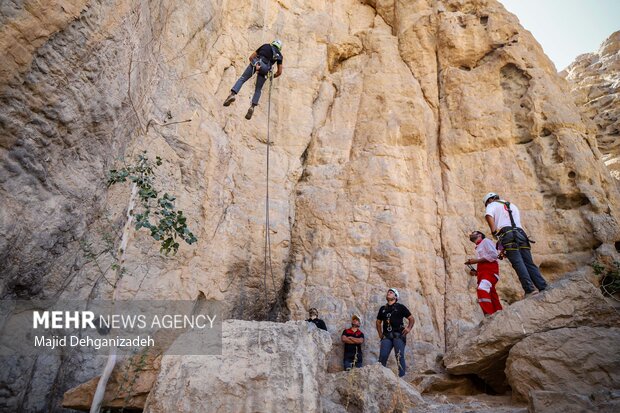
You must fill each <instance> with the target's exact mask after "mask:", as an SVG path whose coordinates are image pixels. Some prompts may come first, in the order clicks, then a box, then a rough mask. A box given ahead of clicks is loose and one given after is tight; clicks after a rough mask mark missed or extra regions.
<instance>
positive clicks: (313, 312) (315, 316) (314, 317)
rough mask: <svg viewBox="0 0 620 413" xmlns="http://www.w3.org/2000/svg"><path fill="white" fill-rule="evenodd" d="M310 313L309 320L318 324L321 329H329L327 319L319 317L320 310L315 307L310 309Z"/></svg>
mask: <svg viewBox="0 0 620 413" xmlns="http://www.w3.org/2000/svg"><path fill="white" fill-rule="evenodd" d="M308 315H309V316H310V318H308V319H307V320H306V321H307V322H309V323H314V325H316V326H317V327H318V328H320V329H321V330H325V331H327V326H326V325H325V321H323V320H321V319H320V318H319V310H317V309H316V308H314V307H313V308H311V309H310V310H308Z"/></svg>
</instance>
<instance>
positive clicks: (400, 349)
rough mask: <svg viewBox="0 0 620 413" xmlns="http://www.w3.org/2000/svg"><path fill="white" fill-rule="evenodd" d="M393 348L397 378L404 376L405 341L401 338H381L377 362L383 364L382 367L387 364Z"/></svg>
mask: <svg viewBox="0 0 620 413" xmlns="http://www.w3.org/2000/svg"><path fill="white" fill-rule="evenodd" d="M392 347H393V348H394V357H396V362H397V363H398V377H403V376H404V375H405V370H406V369H407V365H406V364H405V340H403V339H402V337H399V338H391V339H390V338H383V339H382V340H381V349H380V350H379V362H380V363H381V364H383V367H385V365H386V364H387V360H388V357H389V356H390V352H391V351H392Z"/></svg>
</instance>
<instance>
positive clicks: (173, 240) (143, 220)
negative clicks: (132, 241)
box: [108, 151, 197, 255]
mask: <svg viewBox="0 0 620 413" xmlns="http://www.w3.org/2000/svg"><path fill="white" fill-rule="evenodd" d="M161 164H162V160H161V158H160V157H159V156H157V157H156V158H155V163H153V162H151V161H149V159H148V157H147V156H146V151H145V152H143V153H142V154H140V155H138V157H137V160H136V164H135V165H128V166H125V167H124V168H121V169H119V170H117V169H112V170H110V173H109V176H108V187H110V186H112V185H114V184H117V183H119V182H127V181H128V180H129V181H130V182H133V183H134V185H136V187H137V190H138V192H137V196H138V198H139V202H140V207H141V211H140V212H139V213H134V214H133V215H134V218H135V220H136V222H135V229H136V231H137V230H139V229H140V228H146V229H148V230H149V231H150V232H151V237H153V238H154V239H155V240H157V241H159V242H161V248H160V251H161V252H163V253H165V254H166V255H168V254H169V253H170V252H171V251H172V252H173V253H174V254H176V253H177V251H178V250H179V243H178V242H177V238H180V239H182V240H183V241H185V242H186V243H188V244H193V243H194V242H196V241H197V239H196V237H195V236H194V234H192V232H191V231H190V230H189V229H188V228H187V218H185V216H184V215H183V211H176V210H175V207H174V201H175V199H176V198H175V197H174V196H172V195H169V194H168V193H164V194H163V195H162V196H159V191H157V190H156V189H155V186H154V178H155V177H154V171H155V168H157V167H158V166H160V165H161ZM153 216H154V217H153ZM153 218H154V219H155V221H153V222H152V221H151V219H153Z"/></svg>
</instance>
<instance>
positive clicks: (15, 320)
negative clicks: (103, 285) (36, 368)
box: [0, 300, 222, 356]
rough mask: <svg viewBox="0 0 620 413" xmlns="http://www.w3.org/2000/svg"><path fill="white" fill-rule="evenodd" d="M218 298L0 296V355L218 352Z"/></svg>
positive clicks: (220, 342)
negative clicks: (71, 351)
mask: <svg viewBox="0 0 620 413" xmlns="http://www.w3.org/2000/svg"><path fill="white" fill-rule="evenodd" d="M219 307H220V306H219V303H217V302H209V301H203V302H194V301H122V302H118V301H117V302H111V301H99V302H80V301H67V302H55V303H50V302H42V301H36V302H35V301H25V300H24V301H17V300H16V301H2V302H0V333H1V334H0V356H7V355H37V354H46V353H53V352H59V351H60V352H63V351H68V350H69V349H77V350H79V351H82V352H86V353H94V354H108V353H109V351H110V350H112V349H114V350H115V351H117V352H118V353H136V352H138V351H141V350H154V351H156V352H159V353H162V354H163V353H165V354H178V355H189V354H205V355H206V354H221V346H222V324H221V323H222V318H221V311H220V308H219Z"/></svg>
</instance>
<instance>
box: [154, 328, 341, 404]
mask: <svg viewBox="0 0 620 413" xmlns="http://www.w3.org/2000/svg"><path fill="white" fill-rule="evenodd" d="M222 330H223V331H222V346H223V347H222V354H221V355H215V356H165V357H163V359H162V362H161V372H160V374H159V376H158V378H157V381H156V382H155V385H154V386H153V389H152V391H151V393H150V395H149V397H148V399H147V402H146V406H145V409H144V411H145V412H147V413H163V412H173V411H174V412H224V411H227V412H240V411H282V412H302V411H303V412H320V411H321V410H322V407H321V399H320V394H319V390H320V386H322V383H324V380H325V379H324V374H325V373H324V372H325V368H326V358H325V355H326V353H327V352H328V351H329V350H330V348H331V339H330V338H329V334H328V333H326V332H325V331H323V330H319V329H317V328H316V327H315V326H314V325H313V324H310V323H307V322H305V321H289V322H287V323H273V322H251V321H237V320H234V321H233V320H230V321H226V322H224V323H223V325H222Z"/></svg>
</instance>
